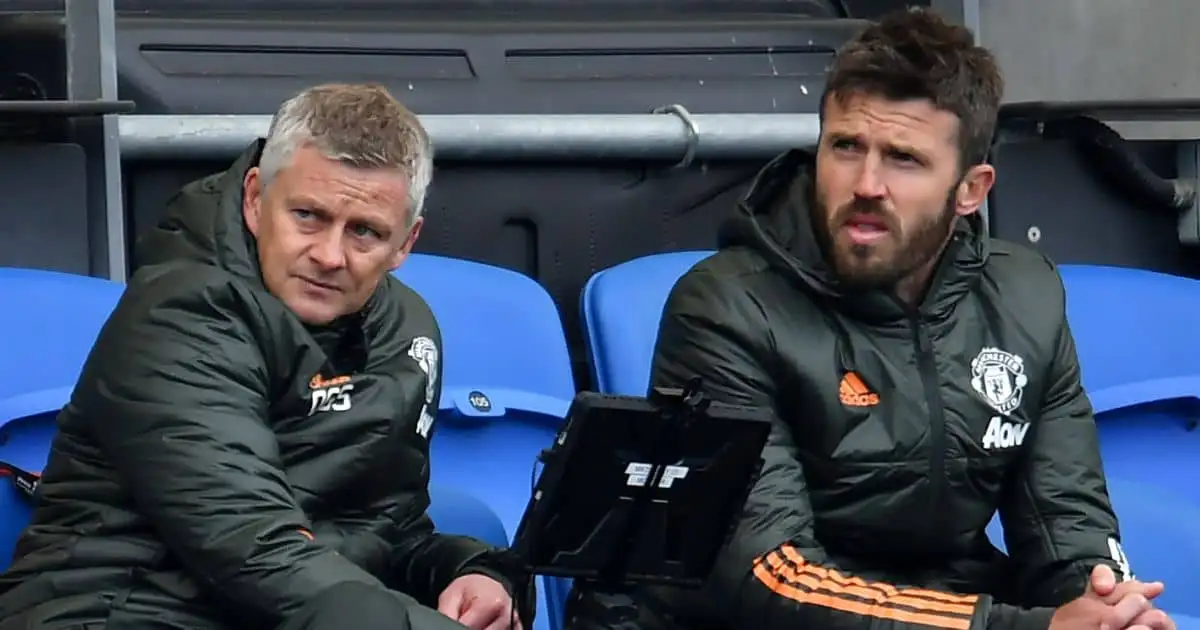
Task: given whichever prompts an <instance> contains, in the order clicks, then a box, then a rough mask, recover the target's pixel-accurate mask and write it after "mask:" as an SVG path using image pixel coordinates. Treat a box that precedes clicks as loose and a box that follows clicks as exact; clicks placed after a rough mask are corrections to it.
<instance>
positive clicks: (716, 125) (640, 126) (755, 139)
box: [119, 108, 820, 162]
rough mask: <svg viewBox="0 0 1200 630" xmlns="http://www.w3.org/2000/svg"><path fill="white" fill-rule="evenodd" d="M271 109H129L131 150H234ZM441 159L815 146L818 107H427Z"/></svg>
mask: <svg viewBox="0 0 1200 630" xmlns="http://www.w3.org/2000/svg"><path fill="white" fill-rule="evenodd" d="M270 121H271V119H270V116H222V115H203V116H173V115H124V116H120V117H119V127H120V138H121V155H122V156H123V157H124V158H125V159H127V160H129V159H184V158H186V159H227V158H230V157H232V156H235V155H237V154H238V153H239V152H240V151H242V150H244V149H245V148H246V146H248V145H249V144H250V142H252V141H253V140H254V139H256V138H260V137H263V136H265V135H266V133H267V128H268V127H269V126H270ZM421 122H422V124H424V125H425V128H426V129H427V130H428V131H429V134H430V136H431V138H432V140H433V145H434V148H435V149H436V151H437V156H438V158H439V159H448V160H472V161H481V160H482V161H486V160H592V161H594V160H617V159H621V160H628V159H632V160H669V161H679V162H690V161H691V159H693V158H694V159H760V158H768V157H772V156H775V155H778V154H779V153H782V152H784V151H787V150H789V149H793V148H803V147H810V146H812V145H814V144H815V143H816V141H817V136H818V134H819V132H820V125H819V123H818V121H817V116H816V114H687V113H686V111H685V110H681V108H674V109H671V111H667V112H664V113H657V114H621V115H602V116H593V115H556V116H537V115H487V116H485V115H445V116H422V117H421Z"/></svg>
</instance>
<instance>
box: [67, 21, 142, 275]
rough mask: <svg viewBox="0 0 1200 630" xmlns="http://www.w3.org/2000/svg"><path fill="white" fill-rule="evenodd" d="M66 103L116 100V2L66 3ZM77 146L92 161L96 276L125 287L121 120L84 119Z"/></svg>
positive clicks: (91, 234) (92, 235) (90, 210)
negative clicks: (121, 282)
mask: <svg viewBox="0 0 1200 630" xmlns="http://www.w3.org/2000/svg"><path fill="white" fill-rule="evenodd" d="M65 22H66V44H67V98H68V99H70V100H73V101H97V100H104V101H115V100H117V51H116V29H117V26H116V11H115V10H114V8H113V0H66V20H65ZM72 129H73V132H74V133H73V135H74V137H75V141H76V142H78V143H80V144H81V145H82V146H83V149H84V152H85V154H86V155H87V182H88V233H89V244H90V246H91V247H90V249H91V259H92V260H91V268H92V269H91V271H92V275H97V276H107V277H109V278H112V279H114V280H119V281H124V280H125V277H126V275H127V272H128V266H127V263H126V251H125V229H126V225H125V204H124V200H123V199H122V194H121V192H122V191H121V153H120V151H121V148H120V132H119V129H118V122H117V117H116V116H115V115H106V116H102V117H98V118H96V117H85V118H79V119H77V120H75V121H74V122H73V123H72Z"/></svg>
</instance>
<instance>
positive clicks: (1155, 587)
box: [1097, 580, 1166, 606]
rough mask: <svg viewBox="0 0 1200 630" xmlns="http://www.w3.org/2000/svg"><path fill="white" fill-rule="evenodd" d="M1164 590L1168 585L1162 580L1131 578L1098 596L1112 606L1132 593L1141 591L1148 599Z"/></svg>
mask: <svg viewBox="0 0 1200 630" xmlns="http://www.w3.org/2000/svg"><path fill="white" fill-rule="evenodd" d="M1164 590H1166V586H1164V585H1163V583H1162V582H1138V581H1137V580H1129V581H1126V582H1121V583H1120V584H1117V586H1116V588H1114V589H1113V590H1112V592H1111V593H1109V594H1108V595H1106V596H1102V597H1100V596H1099V595H1098V594H1097V596H1098V597H1100V599H1101V601H1103V602H1104V603H1105V604H1108V605H1109V606H1112V605H1115V604H1116V603H1117V602H1119V601H1121V600H1122V599H1124V598H1125V597H1126V596H1127V595H1130V594H1131V593H1140V594H1141V595H1142V597H1145V598H1146V599H1154V598H1156V597H1158V596H1159V595H1162V593H1163V591H1164Z"/></svg>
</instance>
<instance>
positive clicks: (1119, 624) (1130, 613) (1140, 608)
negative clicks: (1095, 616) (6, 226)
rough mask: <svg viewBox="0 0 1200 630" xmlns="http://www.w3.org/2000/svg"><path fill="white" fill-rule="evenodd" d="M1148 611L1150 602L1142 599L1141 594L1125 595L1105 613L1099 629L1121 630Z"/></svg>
mask: <svg viewBox="0 0 1200 630" xmlns="http://www.w3.org/2000/svg"><path fill="white" fill-rule="evenodd" d="M1148 610H1150V600H1148V599H1146V598H1145V597H1143V596H1142V594H1141V593H1132V594H1130V595H1126V596H1125V597H1123V598H1122V599H1121V601H1119V602H1117V604H1116V605H1115V606H1111V607H1109V608H1108V610H1106V611H1105V614H1104V616H1103V622H1102V623H1101V624H1100V627H1101V629H1102V630H1122V629H1123V628H1126V627H1127V626H1129V624H1130V622H1132V621H1133V620H1134V619H1137V618H1138V616H1139V615H1141V614H1142V613H1144V612H1146V611H1148Z"/></svg>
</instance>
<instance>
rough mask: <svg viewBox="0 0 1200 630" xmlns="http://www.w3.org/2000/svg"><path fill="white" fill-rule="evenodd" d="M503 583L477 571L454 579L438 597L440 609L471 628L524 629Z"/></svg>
mask: <svg viewBox="0 0 1200 630" xmlns="http://www.w3.org/2000/svg"><path fill="white" fill-rule="evenodd" d="M513 606H515V604H514V603H513V600H512V597H509V595H508V591H506V590H505V589H504V585H502V584H500V583H499V582H497V581H496V580H493V579H492V578H490V577H488V576H486V575H481V574H478V573H469V574H467V575H464V576H462V577H459V578H457V579H455V580H454V581H453V582H451V583H450V586H447V587H446V590H444V591H442V594H441V596H440V597H438V612H440V613H442V614H443V615H446V616H447V617H449V618H451V619H453V620H455V621H457V622H458V623H461V624H462V625H464V626H466V627H468V628H470V629H471V630H522V629H521V620H520V619H518V618H517V616H516V614H515V613H514V612H513Z"/></svg>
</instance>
